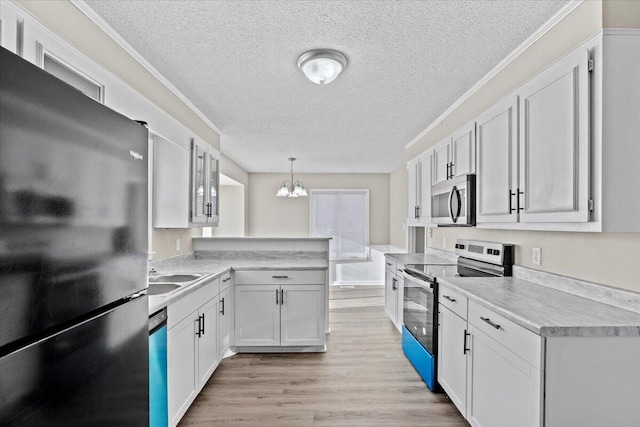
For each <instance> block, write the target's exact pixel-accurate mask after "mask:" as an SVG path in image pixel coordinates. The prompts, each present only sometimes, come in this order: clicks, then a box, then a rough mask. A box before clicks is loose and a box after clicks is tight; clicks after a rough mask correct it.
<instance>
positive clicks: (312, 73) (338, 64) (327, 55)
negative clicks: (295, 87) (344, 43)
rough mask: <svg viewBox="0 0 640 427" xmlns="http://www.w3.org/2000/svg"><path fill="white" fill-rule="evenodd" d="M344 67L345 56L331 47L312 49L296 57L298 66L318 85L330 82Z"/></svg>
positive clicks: (345, 64)
mask: <svg viewBox="0 0 640 427" xmlns="http://www.w3.org/2000/svg"><path fill="white" fill-rule="evenodd" d="M346 67H347V58H346V57H345V56H344V55H343V54H342V53H341V52H338V51H337V50H333V49H313V50H310V51H308V52H305V53H303V54H302V55H300V58H298V68H300V69H301V70H302V72H303V73H304V75H305V76H307V78H308V79H309V80H311V81H312V82H314V83H317V84H319V85H325V84H327V83H331V82H332V81H334V80H335V79H336V77H338V76H339V75H340V73H341V72H342V71H343V70H344V69H345V68H346Z"/></svg>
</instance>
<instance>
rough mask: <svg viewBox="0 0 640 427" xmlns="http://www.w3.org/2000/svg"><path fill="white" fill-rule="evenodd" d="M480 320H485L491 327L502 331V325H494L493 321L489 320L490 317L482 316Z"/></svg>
mask: <svg viewBox="0 0 640 427" xmlns="http://www.w3.org/2000/svg"><path fill="white" fill-rule="evenodd" d="M480 319H482V320H484V321H485V322H487V323H488V324H489V325H490V326H491V327H493V328H496V329H500V328H502V326H500V325H498V324H496V323H493V322H492V321H491V319H489V318H488V317H482V316H480Z"/></svg>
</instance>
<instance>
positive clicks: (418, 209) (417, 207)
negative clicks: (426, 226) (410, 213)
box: [416, 206, 420, 219]
mask: <svg viewBox="0 0 640 427" xmlns="http://www.w3.org/2000/svg"><path fill="white" fill-rule="evenodd" d="M416 210H417V211H418V215H416V219H420V206H416Z"/></svg>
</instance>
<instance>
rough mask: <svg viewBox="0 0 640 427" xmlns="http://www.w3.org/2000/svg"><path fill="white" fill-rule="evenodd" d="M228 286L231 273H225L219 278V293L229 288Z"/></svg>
mask: <svg viewBox="0 0 640 427" xmlns="http://www.w3.org/2000/svg"><path fill="white" fill-rule="evenodd" d="M229 285H231V272H230V271H227V272H226V273H224V274H223V275H222V276H220V292H222V291H224V290H225V289H227V288H229Z"/></svg>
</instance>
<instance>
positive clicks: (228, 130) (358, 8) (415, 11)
mask: <svg viewBox="0 0 640 427" xmlns="http://www.w3.org/2000/svg"><path fill="white" fill-rule="evenodd" d="M86 3H87V4H88V5H89V6H90V7H91V8H93V9H94V10H95V11H96V12H97V13H98V14H99V15H100V16H101V17H102V18H103V19H104V20H105V21H106V22H107V23H108V24H109V25H111V26H112V27H113V28H114V29H115V30H116V31H117V32H118V33H119V34H120V35H121V36H122V37H123V38H124V39H125V40H126V41H127V42H128V43H129V44H131V45H132V46H133V47H134V48H135V49H136V50H137V51H138V52H139V53H140V54H141V55H142V56H143V57H145V58H146V59H147V60H148V61H149V62H150V63H151V64H152V65H153V66H154V67H155V68H156V69H157V70H158V71H160V73H161V74H163V75H164V76H165V77H166V78H167V79H168V80H169V81H170V82H172V83H173V84H174V86H175V87H177V88H178V89H179V90H180V91H181V92H182V93H183V94H184V95H185V96H186V97H187V98H189V100H191V102H192V103H193V104H194V105H195V106H196V107H197V108H198V109H200V110H201V111H202V112H203V113H204V114H205V115H206V116H207V117H208V118H209V120H211V122H212V123H214V124H215V125H216V126H217V127H218V128H219V129H220V130H221V131H222V138H221V145H222V147H221V148H222V151H223V152H224V153H225V154H226V155H227V156H229V157H230V158H231V159H233V160H234V161H236V162H237V163H238V164H239V165H240V166H242V167H243V168H244V169H246V170H247V171H249V172H286V171H287V170H288V169H289V162H288V161H287V158H288V157H297V158H298V161H296V164H295V171H296V172H334V173H339V172H341V173H342V172H384V173H387V172H391V171H392V170H394V169H396V168H397V167H399V166H400V165H401V164H402V163H403V162H404V157H403V155H404V150H403V147H404V145H406V144H407V143H408V142H409V141H411V140H412V139H413V138H415V137H416V136H417V135H418V134H419V133H420V132H421V131H422V130H424V129H425V128H426V127H427V126H428V125H429V124H431V122H432V121H433V120H435V119H436V118H437V117H438V116H439V115H440V114H441V113H442V112H443V111H444V110H446V109H447V108H448V107H449V106H450V105H451V104H452V103H453V102H455V101H456V99H458V98H459V97H460V96H461V95H462V94H463V93H464V92H466V91H467V90H468V89H469V88H470V87H471V86H473V85H474V84H475V83H476V82H477V81H478V80H480V79H481V78H482V77H483V76H484V75H485V74H486V73H488V72H489V71H490V70H491V69H492V68H493V67H494V66H496V65H497V64H498V63H499V62H500V61H501V60H502V59H503V58H504V57H506V56H507V55H508V54H509V53H510V52H511V51H512V50H513V49H515V48H516V47H517V46H518V45H519V44H520V43H522V42H523V41H524V40H525V39H526V38H527V37H528V36H529V35H531V34H532V33H533V32H534V31H535V30H536V29H537V28H539V27H540V26H541V25H542V24H543V23H544V22H545V21H547V20H548V19H549V18H550V17H551V16H552V15H553V14H554V13H555V12H556V11H558V10H559V9H560V8H561V7H562V6H563V5H564V4H566V3H567V0H558V1H543V0H507V1H500V0H458V1H331V0H323V1H115V0H87V1H86ZM312 48H332V49H338V50H340V51H342V52H343V53H344V54H345V55H346V56H347V58H348V60H349V64H348V66H347V68H346V70H345V72H344V73H343V74H342V75H341V76H340V77H338V79H337V80H336V81H334V82H333V83H331V84H329V85H326V86H321V85H316V84H314V83H311V82H310V81H308V80H307V79H306V78H305V76H304V75H303V74H302V73H301V72H300V70H299V69H298V68H297V65H296V61H297V59H298V56H299V55H300V54H302V53H303V52H305V51H307V50H309V49H312Z"/></svg>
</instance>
